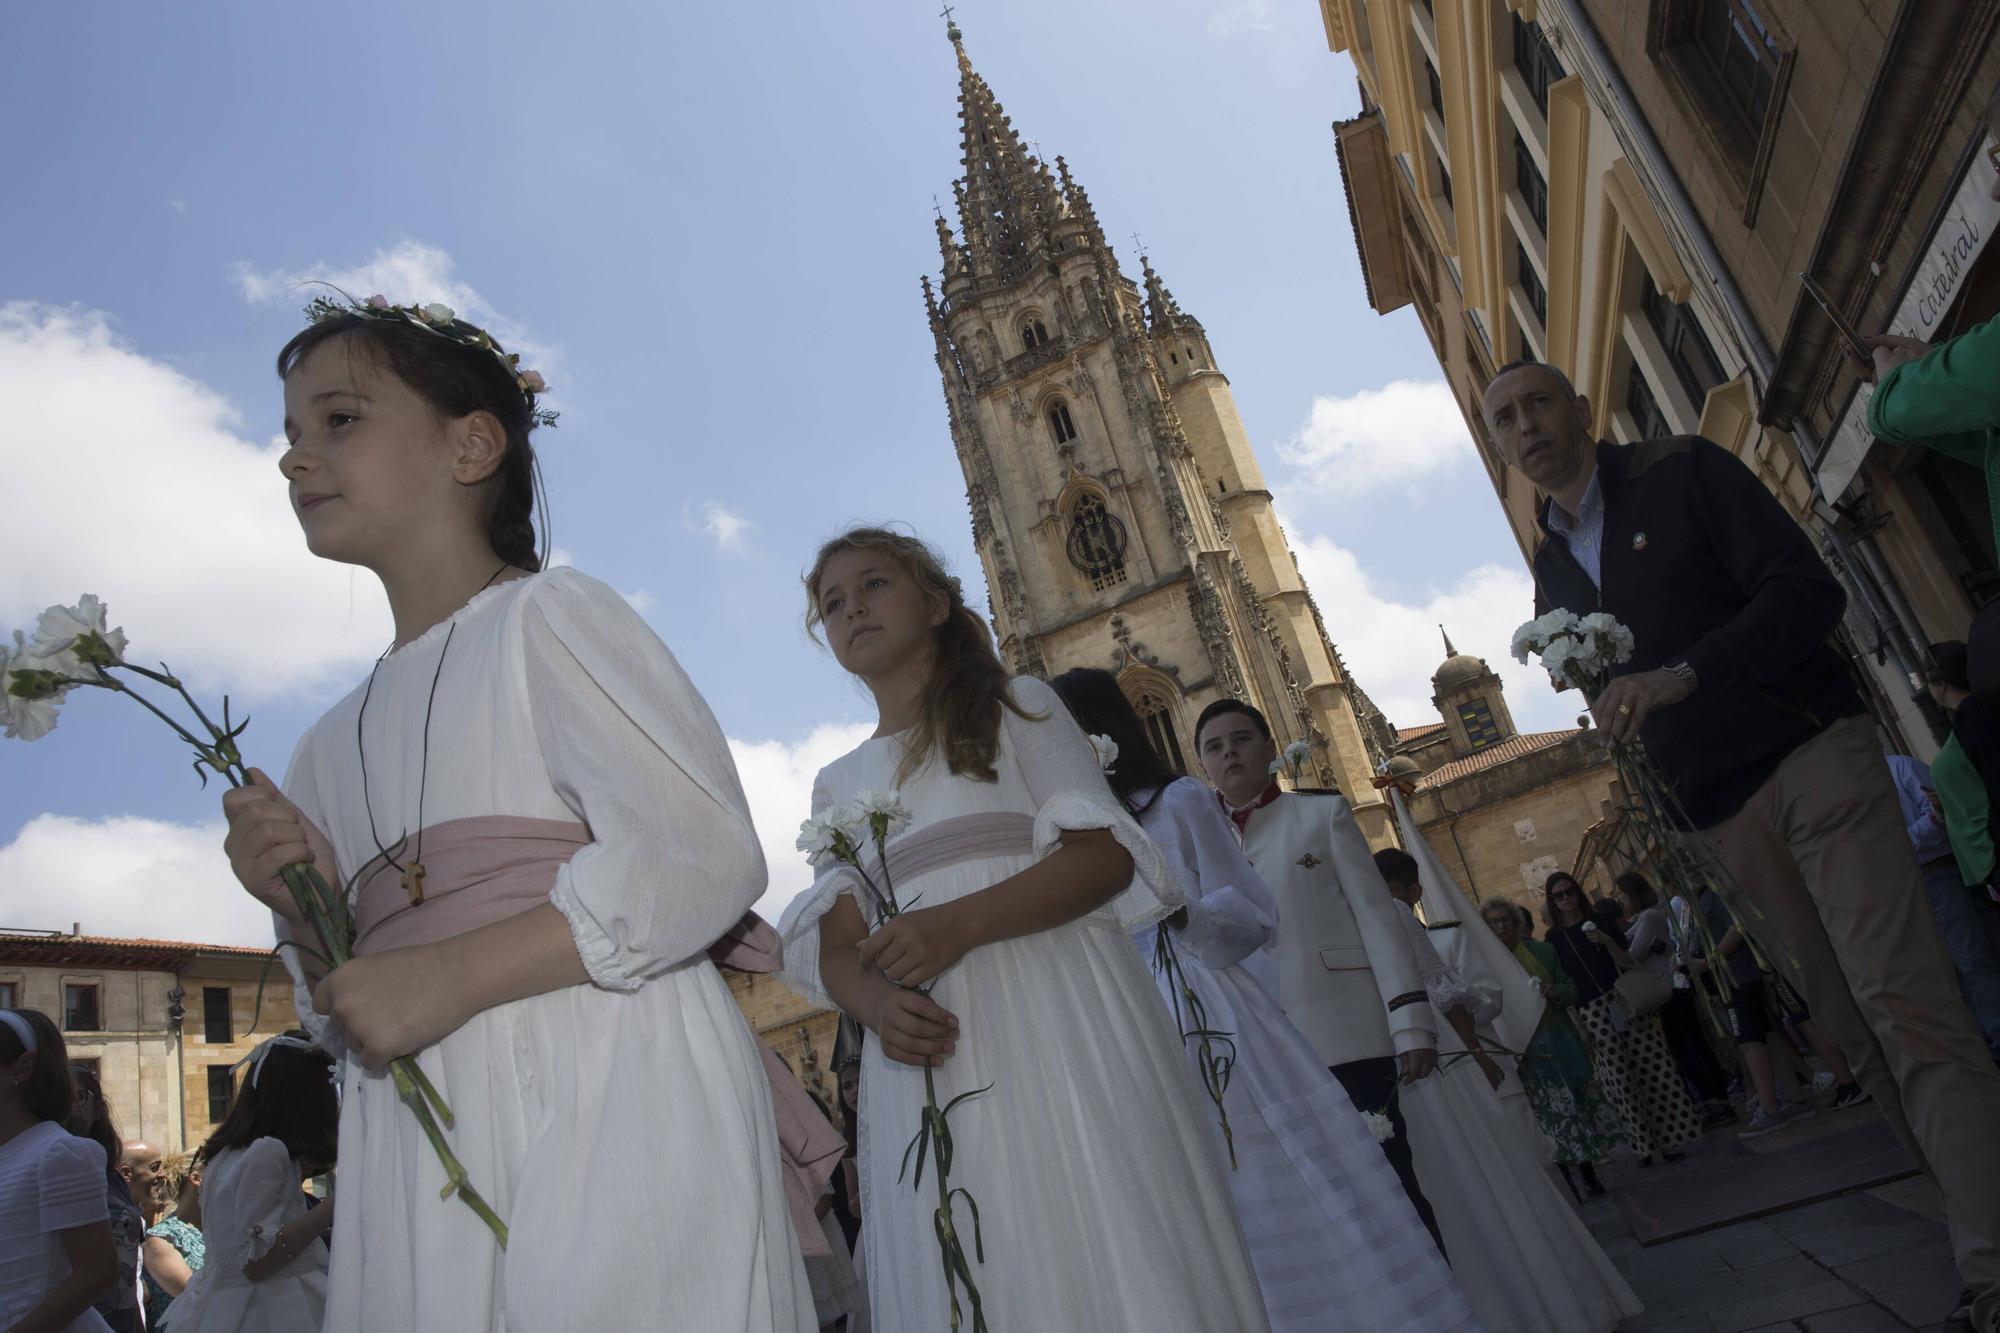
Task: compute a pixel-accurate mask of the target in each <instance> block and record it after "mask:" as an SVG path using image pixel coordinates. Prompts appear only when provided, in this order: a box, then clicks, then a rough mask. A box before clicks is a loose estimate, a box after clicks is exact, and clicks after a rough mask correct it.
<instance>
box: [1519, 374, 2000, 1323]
mask: <svg viewBox="0 0 2000 1333" xmlns="http://www.w3.org/2000/svg"><path fill="white" fill-rule="evenodd" d="M1483 407H1484V414H1485V417H1486V424H1487V427H1488V429H1489V430H1490V431H1491V433H1492V436H1493V441H1494V445H1495V447H1496V448H1497V449H1498V450H1499V451H1500V455H1501V457H1502V458H1504V459H1505V460H1506V461H1507V463H1508V465H1509V466H1511V467H1513V468H1514V469H1516V470H1517V471H1519V472H1520V473H1521V474H1522V475H1523V476H1524V477H1526V478H1527V479H1528V480H1529V481H1531V482H1533V483H1534V484H1535V485H1536V486H1537V487H1539V488H1540V489H1541V490H1542V492H1543V493H1544V494H1545V495H1547V496H1548V499H1547V500H1545V501H1544V502H1543V505H1542V510H1541V526H1542V529H1543V534H1544V536H1543V540H1542V543H1541V545H1540V547H1539V548H1538V549H1537V550H1536V552H1535V557H1534V562H1533V563H1534V575H1535V584H1536V588H1537V593H1536V604H1537V610H1538V613H1539V612H1543V611H1547V610H1550V609H1553V608H1555V607H1563V608H1566V609H1568V610H1570V611H1574V612H1576V613H1578V614H1579V615H1581V614H1586V613H1588V612H1592V611H1608V612H1610V613H1611V614H1612V615H1613V616H1615V617H1617V619H1618V620H1620V621H1621V622H1623V623H1624V624H1625V625H1626V626H1627V627H1628V628H1629V629H1631V631H1632V634H1633V638H1634V640H1635V647H1634V650H1633V653H1632V658H1631V660H1630V661H1629V662H1626V663H1624V664H1623V665H1621V666H1619V667H1617V668H1615V669H1614V670H1615V678H1614V679H1613V680H1612V681H1611V683H1610V684H1609V685H1608V686H1607V687H1606V688H1605V689H1604V691H1603V692H1602V693H1601V694H1600V695H1599V696H1598V697H1597V698H1595V699H1593V700H1591V711H1592V713H1593V714H1594V715H1595V716H1596V718H1597V722H1598V725H1599V726H1600V727H1601V728H1602V729H1603V731H1604V733H1605V735H1606V736H1607V737H1608V738H1609V739H1611V740H1613V741H1625V740H1632V739H1634V738H1638V739H1641V740H1643V741H1644V742H1645V744H1646V748H1647V750H1648V751H1649V752H1650V753H1651V755H1652V757H1653V759H1654V760H1655V761H1656V762H1657V763H1658V765H1659V767H1660V769H1661V770H1662V771H1663V772H1664V773H1665V775H1666V776H1667V778H1668V779H1669V780H1670V781H1671V782H1672V783H1673V785H1674V787H1675V789H1676V791H1677V793H1678V795H1679V798H1680V802H1681V805H1682V807H1683V809H1684V810H1685V813H1686V816H1687V820H1688V822H1689V823H1691V824H1692V825H1693V826H1694V827H1695V828H1697V829H1700V830H1702V831H1703V833H1704V834H1705V835H1706V836H1708V837H1709V838H1710V839H1711V840H1712V842H1713V843H1714V846H1715V848H1716V851H1717V852H1718V854H1719V855H1720V857H1721V859H1722V861H1723V863H1724V865H1725V866H1726V867H1727V868H1728V870H1729V873H1730V877H1731V879H1732V880H1733V881H1734V883H1733V886H1732V887H1733V889H1734V891H1735V892H1736V894H1738V895H1739V896H1740V899H1741V900H1742V901H1743V902H1744V904H1745V905H1746V906H1747V908H1748V916H1749V920H1748V922H1747V924H1748V925H1749V926H1750V928H1751V930H1752V932H1753V933H1754V934H1755V935H1757V936H1758V937H1759V939H1760V940H1762V941H1763V942H1765V943H1766V945H1767V948H1768V951H1769V952H1770V953H1771V954H1772V955H1773V957H1774V960H1775V961H1776V963H1777V965H1778V966H1779V968H1780V969H1781V970H1782V971H1784V972H1785V973H1786V974H1787V976H1788V978H1789V979H1790V980H1791V981H1792V983H1793V984H1794V985H1795V986H1797V987H1798V988H1799V989H1801V990H1803V991H1804V992H1805V994H1806V996H1807V997H1808V1003H1810V1005H1811V1006H1812V1010H1813V1014H1814V1016H1815V1017H1816V1018H1818V1019H1819V1020H1820V1021H1821V1022H1822V1023H1823V1024H1824V1025H1825V1027H1826V1030H1827V1032H1828V1033H1829V1034H1830V1035H1831V1036H1832V1038H1833V1040H1834V1042H1835V1043H1836V1044H1837V1045H1838V1046H1839V1047H1840V1048H1841V1050H1842V1051H1843V1052H1844V1053H1846V1055H1847V1056H1848V1058H1849V1060H1850V1061H1852V1063H1853V1065H1854V1070H1855V1074H1856V1076H1857V1077H1858V1078H1859V1079H1860V1081H1861V1084H1862V1086H1863V1087H1864V1088H1866V1089H1867V1091H1868V1092H1869V1093H1870V1094H1871V1095H1872V1096H1873V1097H1874V1098H1875V1100H1876V1101H1877V1102H1878V1103H1879V1104H1880V1105H1881V1107H1882V1110H1883V1113H1884V1115H1885V1116H1886V1117H1887V1118H1888V1121H1889V1123H1890V1125H1891V1126H1892V1127H1893V1128H1894V1129H1895V1130H1896V1132H1897V1134H1898V1135H1899V1136H1900V1137H1901V1138H1902V1139H1903V1142H1904V1144H1905V1146H1906V1147H1908V1148H1909V1150H1910V1152H1911V1154H1912V1155H1913V1156H1914V1157H1915V1158H1916V1160H1917V1161H1919V1162H1920V1163H1924V1164H1926V1167H1927V1169H1928V1170H1929V1172H1930V1174H1931V1177H1932V1178H1933V1179H1934V1180H1935V1181H1936V1182H1937V1183H1938V1186H1939V1188H1940V1189H1941V1190H1942V1191H1943V1193H1944V1196H1945V1198H1946V1200H1947V1201H1948V1203H1947V1208H1946V1213H1947V1215H1948V1216H1949V1218H1950V1221H1951V1230H1952V1239H1953V1245H1954V1249H1955V1250H1956V1251H1957V1258H1958V1266H1959V1270H1960V1272H1961V1273H1962V1274H1963V1275H1964V1277H1965V1280H1966V1281H1967V1283H1969V1284H1970V1286H1971V1289H1972V1292H1971V1294H1972V1305H1971V1309H1970V1310H1969V1311H1968V1312H1967V1313H1968V1314H1969V1315H1970V1317H1971V1322H1972V1326H1973V1327H1976V1328H1979V1329H1982V1330H1990V1329H1993V1328H1994V1327H1995V1325H1996V1323H2000V1135H1996V1134H1995V1133H1994V1126H1995V1125H1996V1124H2000V1118H1997V1117H2000V1074H1996V1073H1995V1071H1994V1067H1993V1064H1992V1062H1991V1060H1990V1059H1989V1058H1988V1055H1987V1052H1986V1047H1985V1043H1984V1042H1983V1041H1982V1040H1981V1038H1980V1036H1979V1033H1978V1031H1977V1029H1976V1028H1975V1027H1974V1026H1973V1024H1972V1019H1971V1016H1970V1015H1969V1014H1967V1012H1966V1009H1965V1005H1964V1003H1963V1001H1962V1000H1961V999H1960V997H1959V994H1958V988H1957V982H1956V978H1955V974H1954V973H1953V971H1952V967H1951V962H1950V960H1949V958H1947V957H1946V955H1945V951H1944V945H1943V942H1942V941H1941V940H1940V939H1939V938H1938V933H1937V927H1936V925H1935V924H1934V923H1933V922H1932V920H1931V917H1930V913H1929V911H1928V908H1927V903H1928V899H1926V897H1925V896H1924V892H1923V884H1922V883H1921V881H1920V880H1919V879H1918V876H1917V868H1916V863H1915V862H1914V861H1913V860H1912V859H1911V856H1910V848H1909V843H1908V841H1907V839H1906V838H1905V835H1904V828H1903V822H1902V818H1901V813H1900V806H1899V805H1898V803H1897V800H1896V790H1895V785H1894V782H1893V781H1892V779H1891V778H1890V775H1889V769H1888V765H1887V763H1886V762H1885V761H1884V759H1883V757H1882V749H1881V746H1880V744H1879V743H1878V741H1877V739H1876V735H1875V730H1874V728H1873V726H1872V725H1871V724H1870V722H1869V719H1868V717H1867V716H1866V714H1865V711H1864V709H1863V707H1862V703H1861V697H1860V695H1859V693H1858V692H1857V691H1856V689H1855V687H1854V683H1853V679H1852V677H1851V676H1850V675H1849V674H1848V671H1847V669H1846V666H1845V664H1844V663H1843V662H1842V661H1841V659H1840V656H1839V655H1838V653H1836V652H1835V651H1834V649H1833V647H1832V646H1831V644H1830V643H1829V640H1830V638H1831V636H1832V634H1833V632H1834V628H1835V626H1836V625H1837V624H1838V622H1839V619H1840V615H1841V611H1842V608H1843V606H1844V601H1845V599H1844V595H1843V593H1842V592H1841V589H1840V585H1839V584H1838V583H1837V582H1835V580H1834V578H1833V576H1832V575H1831V574H1830V573H1829V572H1828V571H1827V569H1826V566H1825V565H1824V564H1822V563H1821V562H1820V560H1819V557H1818V556H1817V554H1816V553H1815V552H1814V551H1813V548H1812V544H1811V543H1810V542H1809V541H1808V540H1807V539H1806V536H1805V533H1804V532H1803V531H1802V530H1801V529H1800V528H1799V526H1798V525H1797V524H1796V523H1794V522H1793V521H1792V519H1791V517H1790V516H1789V515H1787V514H1786V513H1785V511H1784V509H1783V508H1782V507H1781V506H1780V505H1779V504H1778V502H1777V501H1776V500H1775V499H1773V498H1772V496H1771V495H1770V493H1769V492H1767V491H1766V490H1765V489H1764V488H1763V486H1761V485H1760V484H1759V483H1758V481H1757V479H1756V478H1755V477H1754V476H1752V475H1751V473H1750V471H1749V470H1748V469H1747V468H1745V467H1744V466H1743V465H1742V464H1741V463H1740V462H1738V461H1737V459H1736V458H1735V457H1734V456H1732V455H1731V454H1730V453H1729V452H1728V451H1726V450H1724V449H1722V448H1721V447H1720V446H1718V445H1715V444H1712V443H1710V442H1709V441H1708V440H1705V439H1701V438H1700V437H1698V436H1679V437H1675V438H1671V439H1662V440H1649V441H1646V442H1645V443H1643V444H1636V445H1612V444H1605V443H1601V442H1598V441H1595V440H1593V439H1592V438H1591V434H1590V405H1589V403H1588V402H1587V401H1586V400H1585V399H1584V398H1582V397H1581V396H1580V395H1578V394H1577V392H1576V391H1575V389H1574V388H1572V387H1571V385H1570V383H1569V381H1568V379H1567V378H1566V377H1565V376H1564V375H1563V374H1562V372H1561V371H1559V370H1557V369H1555V368H1554V367H1552V366H1546V365H1541V364H1538V363H1534V362H1526V363H1522V362H1516V363H1514V364H1512V365H1508V366H1503V367H1502V368H1501V369H1500V371H1499V372H1498V373H1497V374H1496V375H1495V376H1494V377H1493V380H1492V382H1491V383H1490V384H1489V385H1488V386H1487V389H1486V395H1485V401H1484V405H1483ZM1771 946H1775V947H1771Z"/></svg>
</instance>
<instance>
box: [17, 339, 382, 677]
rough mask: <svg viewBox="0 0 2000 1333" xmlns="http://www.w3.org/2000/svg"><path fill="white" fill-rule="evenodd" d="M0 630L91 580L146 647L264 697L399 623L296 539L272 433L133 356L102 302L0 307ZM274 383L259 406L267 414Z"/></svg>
mask: <svg viewBox="0 0 2000 1333" xmlns="http://www.w3.org/2000/svg"><path fill="white" fill-rule="evenodd" d="M0 402H4V403H6V404H7V410H6V412H5V413H4V414H0V475H5V476H8V477H12V478H15V479H16V481H17V483H18V486H17V489H16V491H15V493H14V495H13V497H12V502H11V503H10V504H9V505H8V506H7V518H6V521H5V522H4V523H0V569H4V570H6V571H7V575H6V577H5V578H4V579H0V629H5V628H10V627H18V626H25V625H27V624H28V623H29V622H30V620H31V618H32V617H33V616H34V614H35V613H37V612H39V611H40V610H41V609H42V608H43V607H44V606H47V605H49V604H51V603H55V602H73V601H75V600H76V598H77V596H78V595H79V594H82V593H86V592H93V593H96V594H98V595H99V596H101V597H103V598H104V599H105V601H106V602H107V603H108V604H109V605H110V608H111V615H112V622H113V623H114V624H121V625H123V626H124V627H125V629H126V632H127V633H128V634H130V636H131V640H132V652H133V654H134V657H135V658H136V659H137V660H140V661H149V662H150V661H160V660H165V661H166V662H168V663H170V664H171V665H172V666H173V667H174V669H175V670H176V671H178V672H180V673H182V674H183V675H184V676H186V677H187V678H188V679H189V680H190V682H191V683H193V684H195V685H196V686H198V687H203V688H207V689H211V690H213V689H215V688H217V687H220V688H225V689H229V690H232V691H237V692H241V693H244V694H249V695H256V696H262V697H269V696H271V695H275V694H281V693H285V692H287V691H290V690H294V689H300V688H310V687H312V686H314V685H316V684H318V683H321V682H324V681H327V680H328V679H329V678H331V677H333V676H335V675H344V674H346V672H347V671H348V670H349V669H351V668H353V667H354V666H356V665H357V664H362V663H366V662H367V660H368V659H369V658H370V657H371V656H373V655H374V653H375V651H376V650H378V649H379V648H380V647H381V646H382V645H383V644H384V643H387V642H388V641H389V638H390V634H391V626H390V622H389V614H388V607H387V604H386V602H385V601H384V600H383V597H382V593H381V589H380V587H379V585H377V583H376V582H375V580H374V579H373V578H372V577H371V576H369V575H368V574H366V573H364V572H361V571H358V570H354V569H352V568H349V567H345V566H340V565H334V564H329V563H328V562H326V561H324V560H319V559H316V558H315V557H313V556H312V555H310V554H309V553H308V552H307V551H306V547H305V541H304V539H303V538H302V537H301V536H300V534H299V527H298V522H297V520H296V519H294V518H293V516H292V511H291V507H290V505H289V504H288V503H287V502H286V499H285V487H284V483H283V480H282V479H281V478H280V477H279V475H278V469H277V457H278V453H279V452H280V449H279V446H278V445H275V444H257V443H254V442H252V440H251V439H249V438H246V437H245V435H244V434H243V433H242V429H241V420H240V418H239V416H238V414H237V411H236V409H235V408H234V407H233V406H232V405H231V404H230V403H229V402H228V401H227V400H226V399H224V398H223V397H222V395H221V394H219V393H217V392H216V391H215V390H214V389H212V388H210V387H208V386H207V385H205V384H202V383H200V382H199V381H196V380H193V379H190V378H189V377H187V376H186V375H183V374H181V373H180V372H179V371H177V370H174V369H172V368H171V367H168V366H166V365H164V364H162V363H160V362H158V361H154V360H151V359H149V358H148V357H146V356H144V355H142V354H141V353H139V352H138V351H136V350H135V349H133V348H132V347H130V346H129V345H127V344H126V343H125V342H124V341H123V340H122V339H120V338H119V336H118V334H117V331H116V329H115V327H114V326H113V324H112V321H111V319H110V317H109V316H107V315H104V314H103V313H101V312H98V311H92V310H84V309H78V308H68V309H56V308H53V307H49V306H40V305H32V304H27V303H21V302H14V303H8V304H4V305H0ZM276 405H277V393H276V388H275V386H273V391H272V395H271V403H270V405H269V410H270V413H271V415H273V416H275V415H276V414H277V406H276Z"/></svg>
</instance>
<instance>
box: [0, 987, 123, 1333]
mask: <svg viewBox="0 0 2000 1333" xmlns="http://www.w3.org/2000/svg"><path fill="white" fill-rule="evenodd" d="M73 1096H74V1093H73V1090H72V1088H71V1086H70V1076H69V1055H68V1053H67V1052H66V1051H65V1050H64V1049H63V1038H62V1032H61V1031H60V1030H59V1029H58V1028H57V1027H56V1025H55V1024H54V1023H51V1022H50V1021H49V1018H48V1015H46V1014H44V1013H41V1012H40V1011H39V1010H35V1009H0V1239H4V1240H5V1242H6V1243H5V1244H0V1328H10V1329H11V1328H24V1327H25V1328H44V1329H49V1330H51V1331H52V1333H107V1330H108V1329H109V1328H110V1325H108V1324H106V1323H105V1322H104V1316H102V1315H100V1314H98V1313H97V1311H96V1310H94V1309H92V1308H91V1303H92V1302H93V1301H95V1300H96V1299H97V1298H98V1295H99V1293H101V1292H102V1291H103V1290H104V1289H105V1288H107V1287H109V1286H110V1285H111V1284H112V1283H113V1282H115V1281H117V1280H118V1253H117V1250H116V1249H115V1248H114V1247H113V1245H112V1242H111V1223H110V1222H109V1221H108V1220H107V1219H106V1217H105V1210H104V1171H105V1163H104V1149H103V1148H101V1147H99V1146H98V1145H97V1144H95V1143H92V1142H91V1141H90V1140H89V1139H80V1138H77V1137H75V1136H74V1135H72V1134H70V1133H69V1132H68V1131H67V1130H65V1129H64V1128H63V1122H64V1121H66V1120H67V1119H69V1113H70V1106H71V1102H72V1099H73Z"/></svg>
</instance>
